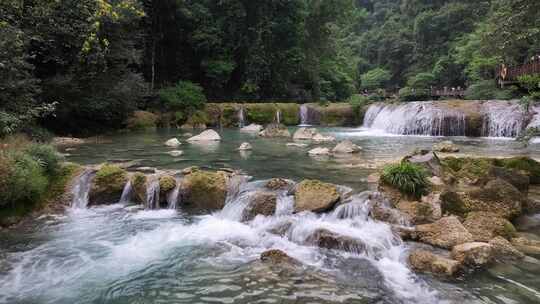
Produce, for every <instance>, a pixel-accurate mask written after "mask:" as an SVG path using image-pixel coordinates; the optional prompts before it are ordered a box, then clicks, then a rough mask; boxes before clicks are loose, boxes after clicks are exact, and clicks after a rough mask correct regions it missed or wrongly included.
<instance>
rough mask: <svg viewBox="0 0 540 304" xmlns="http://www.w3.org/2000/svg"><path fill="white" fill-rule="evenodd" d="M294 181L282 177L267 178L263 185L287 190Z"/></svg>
mask: <svg viewBox="0 0 540 304" xmlns="http://www.w3.org/2000/svg"><path fill="white" fill-rule="evenodd" d="M293 185H294V183H293V182H292V181H290V180H287V179H284V178H272V179H271V180H269V181H268V182H267V183H266V185H265V187H266V188H267V189H270V190H288V189H290V188H291V187H292V186H293Z"/></svg>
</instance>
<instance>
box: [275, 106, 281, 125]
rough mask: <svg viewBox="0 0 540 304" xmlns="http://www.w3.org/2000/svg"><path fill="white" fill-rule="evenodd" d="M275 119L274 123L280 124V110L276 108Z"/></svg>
mask: <svg viewBox="0 0 540 304" xmlns="http://www.w3.org/2000/svg"><path fill="white" fill-rule="evenodd" d="M275 121H276V123H278V124H280V123H281V110H279V109H278V110H276V118H275Z"/></svg>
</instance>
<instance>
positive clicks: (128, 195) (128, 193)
mask: <svg viewBox="0 0 540 304" xmlns="http://www.w3.org/2000/svg"><path fill="white" fill-rule="evenodd" d="M132 199H133V186H132V184H131V180H129V181H128V182H127V183H126V185H125V186H124V190H122V196H121V197H120V204H123V205H126V204H128V203H130V202H131V200H132Z"/></svg>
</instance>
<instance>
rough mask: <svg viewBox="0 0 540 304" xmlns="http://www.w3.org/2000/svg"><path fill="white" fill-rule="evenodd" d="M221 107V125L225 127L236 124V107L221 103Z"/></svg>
mask: <svg viewBox="0 0 540 304" xmlns="http://www.w3.org/2000/svg"><path fill="white" fill-rule="evenodd" d="M220 107H221V120H220V123H221V126H222V127H225V128H230V127H236V126H238V108H237V106H234V105H232V104H223V105H221V106H220Z"/></svg>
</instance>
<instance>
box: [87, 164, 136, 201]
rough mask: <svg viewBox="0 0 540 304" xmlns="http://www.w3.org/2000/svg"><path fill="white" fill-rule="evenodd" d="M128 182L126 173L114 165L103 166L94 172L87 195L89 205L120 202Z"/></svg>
mask: <svg viewBox="0 0 540 304" xmlns="http://www.w3.org/2000/svg"><path fill="white" fill-rule="evenodd" d="M127 181H128V174H127V172H126V171H125V170H124V169H122V168H120V167H118V166H115V165H110V164H105V165H103V166H101V168H100V169H99V170H98V171H97V172H96V176H95V177H94V179H93V181H92V187H91V189H90V193H89V204H90V205H101V204H114V203H117V202H118V201H119V200H120V196H121V195H122V191H123V190H124V186H125V185H126V183H127Z"/></svg>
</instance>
